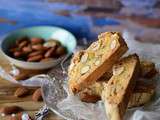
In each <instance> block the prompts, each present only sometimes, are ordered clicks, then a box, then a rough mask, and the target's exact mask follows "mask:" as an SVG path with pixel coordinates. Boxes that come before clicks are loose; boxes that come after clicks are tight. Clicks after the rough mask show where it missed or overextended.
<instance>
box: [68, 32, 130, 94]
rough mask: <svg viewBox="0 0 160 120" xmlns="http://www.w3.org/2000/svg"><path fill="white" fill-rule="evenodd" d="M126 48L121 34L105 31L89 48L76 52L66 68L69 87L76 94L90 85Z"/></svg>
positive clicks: (109, 67)
mask: <svg viewBox="0 0 160 120" xmlns="http://www.w3.org/2000/svg"><path fill="white" fill-rule="evenodd" d="M127 50H128V47H127V45H126V43H125V41H124V40H123V38H122V36H121V35H120V34H119V33H117V32H106V33H102V34H101V35H100V36H98V41H96V42H93V43H92V44H91V45H90V46H89V48H87V49H86V50H83V51H79V52H78V53H76V54H75V55H74V57H73V59H72V60H71V64H70V66H69V69H68V78H69V83H68V84H69V89H70V91H71V92H72V93H74V94H76V93H78V92H80V91H82V90H84V89H85V88H87V87H88V86H90V85H92V84H93V83H95V82H96V80H97V79H99V78H100V77H101V76H102V75H103V74H104V73H105V72H107V71H109V70H110V69H111V68H112V66H113V64H114V63H115V62H116V61H118V60H119V58H120V57H121V56H122V55H123V54H124V53H125V52H126V51H127Z"/></svg>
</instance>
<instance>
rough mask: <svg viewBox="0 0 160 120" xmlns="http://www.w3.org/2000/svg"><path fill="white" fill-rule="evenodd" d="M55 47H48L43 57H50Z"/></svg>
mask: <svg viewBox="0 0 160 120" xmlns="http://www.w3.org/2000/svg"><path fill="white" fill-rule="evenodd" d="M55 49H56V48H55V47H52V48H50V49H49V50H48V51H47V52H46V53H45V55H44V57H45V58H48V57H51V56H52V55H53V54H54V51H55Z"/></svg>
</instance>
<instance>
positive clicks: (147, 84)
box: [79, 60, 157, 107]
mask: <svg viewBox="0 0 160 120" xmlns="http://www.w3.org/2000/svg"><path fill="white" fill-rule="evenodd" d="M140 66H141V72H140V76H139V78H138V80H137V83H136V87H135V89H134V93H133V97H131V99H130V101H131V102H130V104H129V107H134V106H140V105H143V104H145V103H147V102H148V100H150V99H151V97H152V95H153V93H154V89H155V85H154V84H155V81H154V80H150V79H146V76H150V77H149V78H151V77H154V76H155V75H156V74H152V75H151V74H149V73H153V72H152V71H157V70H156V68H155V64H154V63H153V62H151V61H146V60H143V61H141V62H140ZM112 74H113V73H112V70H110V71H109V72H107V73H105V74H104V75H103V76H102V77H100V78H99V79H98V80H97V81H96V83H95V84H93V85H91V86H89V87H88V88H86V89H85V90H83V91H81V92H80V94H79V97H80V99H81V100H82V101H83V102H88V103H94V102H97V101H98V100H101V93H102V91H103V88H104V87H103V83H104V82H106V83H107V82H108V80H109V79H110V78H111V76H112ZM153 86H154V87H153ZM143 88H145V90H144V89H143ZM147 88H150V89H148V90H146V89H147ZM140 95H142V97H141V98H139V97H138V96H140ZM132 98H133V99H132ZM136 99H139V100H136ZM138 101H139V102H138Z"/></svg>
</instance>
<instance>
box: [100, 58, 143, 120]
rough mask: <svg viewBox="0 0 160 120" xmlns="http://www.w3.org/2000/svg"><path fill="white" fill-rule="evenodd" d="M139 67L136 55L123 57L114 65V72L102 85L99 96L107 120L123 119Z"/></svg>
mask: <svg viewBox="0 0 160 120" xmlns="http://www.w3.org/2000/svg"><path fill="white" fill-rule="evenodd" d="M139 67H140V62H139V58H138V56H137V55H130V56H128V57H126V58H123V59H122V60H120V61H119V62H118V63H117V64H115V65H114V67H113V69H115V70H114V71H116V74H114V75H113V76H112V77H111V79H110V80H109V81H108V83H106V84H105V85H104V90H103V91H102V96H101V97H102V100H103V102H104V105H105V108H106V109H105V110H106V116H107V118H108V120H123V116H124V114H125V112H126V109H127V106H128V103H129V100H130V97H131V96H132V94H133V90H134V87H135V84H136V79H137V77H138V76H139V73H140V68H139ZM122 68H123V70H122ZM117 71H118V72H117ZM119 71H120V72H119Z"/></svg>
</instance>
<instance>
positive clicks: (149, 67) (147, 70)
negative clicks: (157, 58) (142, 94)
mask: <svg viewBox="0 0 160 120" xmlns="http://www.w3.org/2000/svg"><path fill="white" fill-rule="evenodd" d="M141 68H142V71H141V77H143V78H152V77H154V76H155V75H156V74H157V73H158V72H157V70H156V67H155V64H154V63H153V62H151V61H146V60H143V61H141Z"/></svg>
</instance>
